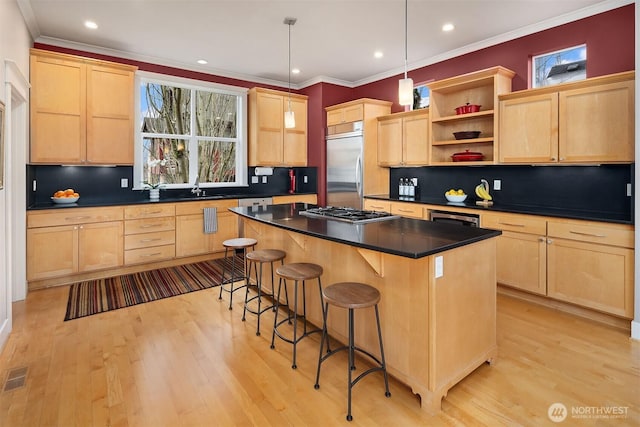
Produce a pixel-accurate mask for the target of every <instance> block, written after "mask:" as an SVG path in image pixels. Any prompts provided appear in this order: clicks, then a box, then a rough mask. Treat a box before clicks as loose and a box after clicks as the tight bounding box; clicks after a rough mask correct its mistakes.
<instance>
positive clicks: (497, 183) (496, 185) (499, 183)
mask: <svg viewBox="0 0 640 427" xmlns="http://www.w3.org/2000/svg"><path fill="white" fill-rule="evenodd" d="M493 189H494V190H501V189H502V181H500V180H499V179H494V180H493Z"/></svg>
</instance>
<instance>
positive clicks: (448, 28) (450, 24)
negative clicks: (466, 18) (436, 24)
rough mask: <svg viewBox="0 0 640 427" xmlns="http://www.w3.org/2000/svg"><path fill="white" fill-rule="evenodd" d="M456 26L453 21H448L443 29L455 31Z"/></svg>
mask: <svg viewBox="0 0 640 427" xmlns="http://www.w3.org/2000/svg"><path fill="white" fill-rule="evenodd" d="M454 28H455V27H454V26H453V24H452V23H446V24H444V25H443V26H442V31H453V29H454Z"/></svg>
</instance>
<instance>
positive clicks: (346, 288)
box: [314, 282, 391, 421]
mask: <svg viewBox="0 0 640 427" xmlns="http://www.w3.org/2000/svg"><path fill="white" fill-rule="evenodd" d="M322 297H323V300H324V310H323V313H322V314H323V316H324V321H323V325H322V339H321V340H320V355H319V356H318V372H317V373H316V383H315V385H314V388H316V389H319V388H320V366H321V365H322V362H324V361H325V360H327V359H328V358H329V357H331V356H332V355H334V354H336V353H337V352H339V351H342V350H348V352H349V366H348V368H347V371H348V372H349V387H348V398H347V402H348V403H347V421H351V420H352V419H353V417H352V416H351V389H352V388H353V386H354V385H356V384H357V383H358V381H360V380H361V379H362V378H363V377H365V376H366V375H368V374H370V373H372V372H376V371H382V372H383V373H384V386H385V393H384V395H385V396H386V397H390V396H391V393H390V392H389V378H388V376H387V365H386V363H385V360H384V349H383V347H382V332H381V330H380V315H379V313H378V302H379V301H380V291H378V290H377V289H376V288H374V287H373V286H369V285H367V284H364V283H357V282H341V283H336V284H333V285H331V286H328V287H327V288H326V289H324V290H323V291H322ZM329 304H332V305H335V306H336V307H342V308H346V309H348V310H349V344H348V345H345V346H342V347H339V348H336V349H334V350H333V351H329V350H328V348H329V347H328V346H329V335H328V333H327V317H328V316H329ZM371 306H373V307H374V308H375V312H376V325H377V327H378V340H379V342H380V359H378V358H377V357H375V356H374V355H373V354H371V353H369V352H368V351H366V350H364V349H362V348H359V347H356V345H355V337H354V324H353V323H354V322H353V310H355V309H358V308H368V307H371ZM325 340H326V341H327V351H328V352H327V353H326V354H324V355H323V354H322V352H323V350H324V342H325ZM355 351H359V352H360V353H363V354H365V355H367V356H369V358H371V359H372V360H373V361H375V362H376V364H377V366H374V367H372V368H370V369H367V370H366V371H364V372H362V373H361V374H360V375H358V376H357V377H356V379H354V380H352V372H351V371H353V370H355V368H356V367H355V360H354V356H355Z"/></svg>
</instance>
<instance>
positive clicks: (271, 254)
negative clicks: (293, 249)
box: [246, 249, 287, 262]
mask: <svg viewBox="0 0 640 427" xmlns="http://www.w3.org/2000/svg"><path fill="white" fill-rule="evenodd" d="M286 256H287V253H286V252H285V251H281V250H279V249H258V250H256V251H252V252H249V253H248V254H247V256H246V258H247V259H248V260H249V261H254V262H274V261H280V260H281V259H284V258H285V257H286Z"/></svg>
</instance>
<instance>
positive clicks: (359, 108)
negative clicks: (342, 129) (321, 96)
mask: <svg viewBox="0 0 640 427" xmlns="http://www.w3.org/2000/svg"><path fill="white" fill-rule="evenodd" d="M361 120H364V105H363V104H362V103H356V104H347V105H343V106H339V107H337V108H329V109H327V126H333V125H339V124H341V123H351V122H359V121H361Z"/></svg>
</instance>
